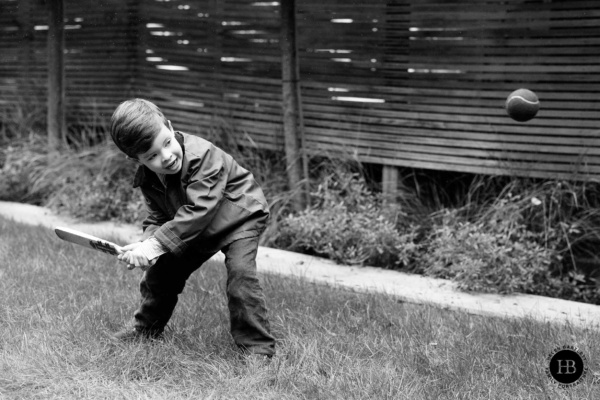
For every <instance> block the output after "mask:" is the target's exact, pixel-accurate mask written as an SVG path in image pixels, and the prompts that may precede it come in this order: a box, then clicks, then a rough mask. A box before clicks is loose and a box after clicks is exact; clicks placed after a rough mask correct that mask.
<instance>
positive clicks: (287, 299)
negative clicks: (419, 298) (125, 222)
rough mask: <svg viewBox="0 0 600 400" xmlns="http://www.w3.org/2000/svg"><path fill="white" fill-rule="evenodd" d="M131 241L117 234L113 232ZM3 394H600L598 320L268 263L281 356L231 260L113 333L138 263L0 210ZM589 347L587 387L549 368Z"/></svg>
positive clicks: (208, 268)
mask: <svg viewBox="0 0 600 400" xmlns="http://www.w3.org/2000/svg"><path fill="white" fill-rule="evenodd" d="M112 239H113V240H115V241H117V242H120V240H119V238H112ZM0 246H1V248H0V266H1V267H0V304H1V306H0V321H2V323H1V324H0V372H1V373H0V398H7V399H45V400H46V399H64V398H77V399H164V398H169V399H173V400H176V399H189V398H199V399H200V398H207V399H208V398H211V399H411V400H419V399H575V398H576V399H594V398H598V396H600V389H599V388H600V386H598V382H599V381H598V377H599V375H598V374H599V373H600V368H599V366H598V363H597V360H598V359H600V340H599V339H598V335H597V332H596V331H593V330H587V329H576V328H573V327H569V326H567V327H561V326H554V325H551V324H540V323H536V322H534V321H531V320H521V321H516V320H502V319H495V318H483V317H478V316H470V315H467V314H463V313H459V312H450V311H444V310H440V309H435V308H431V307H428V306H418V305H410V304H405V303H401V302H398V301H396V300H395V299H393V298H389V297H387V296H385V295H379V294H375V293H372V294H359V293H353V292H347V291H341V290H338V289H335V288H332V287H329V286H320V285H315V284H311V283H307V282H305V281H302V280H298V279H287V278H283V277H279V276H273V275H262V276H261V281H262V285H263V287H264V290H265V295H266V299H267V305H268V308H269V317H270V321H271V324H272V329H273V332H274V335H275V336H276V338H277V339H278V345H277V351H278V352H277V355H276V356H275V357H274V358H273V359H272V361H271V362H270V363H263V362H261V361H258V360H253V359H245V358H244V357H242V356H240V355H239V354H238V352H237V350H236V349H235V346H234V344H233V343H232V340H231V338H230V336H229V333H228V329H229V328H228V313H227V308H226V300H225V292H224V282H225V275H224V267H223V266H222V265H221V264H218V263H215V262H209V263H207V264H206V265H205V266H204V267H203V268H202V269H201V270H199V271H197V272H196V273H195V274H194V275H192V277H191V278H190V280H189V281H188V284H187V286H186V289H185V291H184V293H183V294H182V295H181V296H180V302H179V304H178V306H177V309H176V312H175V314H174V316H173V319H172V321H171V323H170V325H169V329H168V331H167V337H166V340H165V341H164V342H157V343H141V344H115V343H114V342H112V341H111V340H109V338H108V337H109V335H110V334H111V333H112V332H114V331H116V330H118V329H120V328H121V327H122V326H124V325H126V324H127V323H128V322H129V320H130V318H131V315H132V311H133V309H134V308H135V307H136V306H137V303H138V279H139V272H138V271H137V270H136V271H127V270H125V269H124V268H123V266H122V265H120V264H118V263H117V261H116V260H114V259H113V258H111V257H109V256H106V255H103V254H98V253H95V252H91V251H89V250H86V249H83V248H80V247H78V246H74V245H71V244H68V243H65V242H61V241H59V240H58V239H57V238H56V237H55V235H54V234H53V232H51V231H50V230H47V229H44V228H40V227H32V226H27V225H22V224H17V223H14V222H9V221H7V220H6V219H0ZM564 344H569V345H575V346H577V347H579V348H580V349H581V350H582V351H583V352H584V354H585V355H586V357H587V358H588V360H590V364H589V368H590V373H589V376H588V377H587V378H586V379H585V380H584V381H583V382H582V383H581V384H580V385H578V386H577V387H575V388H571V389H566V390H565V389H558V388H557V387H556V386H554V385H553V384H552V383H551V382H550V381H549V379H548V378H547V377H546V375H545V368H546V357H547V356H548V354H549V352H550V351H551V350H552V349H554V348H555V347H557V346H561V345H564Z"/></svg>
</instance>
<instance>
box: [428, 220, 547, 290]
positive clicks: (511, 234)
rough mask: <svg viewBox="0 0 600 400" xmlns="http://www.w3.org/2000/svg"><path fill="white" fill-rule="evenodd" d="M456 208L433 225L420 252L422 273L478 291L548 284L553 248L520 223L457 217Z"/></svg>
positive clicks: (542, 286)
mask: <svg viewBox="0 0 600 400" xmlns="http://www.w3.org/2000/svg"><path fill="white" fill-rule="evenodd" d="M456 214H457V213H456V211H454V212H453V211H448V210H446V211H444V213H443V215H442V217H441V221H440V222H439V223H437V224H435V225H434V227H433V230H432V232H431V237H430V240H429V241H428V243H427V247H428V249H429V251H428V252H426V253H424V255H423V258H422V261H423V264H424V272H425V273H426V274H428V275H433V276H436V277H441V278H449V279H453V280H455V281H457V282H458V287H459V288H460V289H463V290H470V291H479V292H495V293H512V292H521V293H540V292H541V291H544V290H545V288H546V287H548V286H549V285H552V282H553V279H552V277H551V274H550V266H551V265H552V263H553V257H555V254H554V252H552V251H551V250H549V249H546V248H544V247H543V246H540V245H539V244H538V238H537V237H536V235H535V234H533V233H532V232H530V231H528V230H527V229H526V228H525V227H524V226H523V225H520V224H514V223H513V221H510V220H497V221H493V222H492V221H490V222H491V223H488V224H486V223H483V222H476V223H474V222H469V221H461V220H460V218H457V215H456Z"/></svg>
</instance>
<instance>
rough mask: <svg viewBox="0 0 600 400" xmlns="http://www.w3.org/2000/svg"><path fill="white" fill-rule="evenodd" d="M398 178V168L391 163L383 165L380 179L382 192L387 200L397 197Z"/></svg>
mask: <svg viewBox="0 0 600 400" xmlns="http://www.w3.org/2000/svg"><path fill="white" fill-rule="evenodd" d="M398 179H400V169H399V168H398V167H395V166H392V165H384V166H383V176H382V179H381V186H382V192H383V195H384V196H385V198H386V199H387V200H389V201H392V202H393V201H396V199H397V197H398Z"/></svg>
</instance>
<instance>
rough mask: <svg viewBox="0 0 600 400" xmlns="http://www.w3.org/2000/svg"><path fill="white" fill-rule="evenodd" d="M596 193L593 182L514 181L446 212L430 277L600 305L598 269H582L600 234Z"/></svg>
mask: <svg viewBox="0 0 600 400" xmlns="http://www.w3.org/2000/svg"><path fill="white" fill-rule="evenodd" d="M486 187H489V185H481V186H479V189H481V188H486ZM477 190H478V189H474V190H473V193H472V195H473V196H472V198H476V197H478V196H480V194H477V193H475V192H476V191H477ZM597 190H598V187H597V185H596V184H594V183H590V182H587V183H586V182H580V183H574V182H565V181H543V182H535V181H528V180H525V179H512V180H510V182H509V183H508V184H506V185H505V186H503V187H502V190H501V192H500V193H499V194H494V196H490V195H489V194H488V195H487V196H486V197H487V198H488V199H489V202H486V201H481V202H473V203H467V204H465V205H464V206H463V207H462V208H457V209H451V210H450V209H444V210H442V211H440V212H438V213H436V214H435V215H434V216H433V219H434V220H435V221H436V222H435V223H434V225H433V227H432V230H431V232H430V234H429V238H428V242H427V248H428V251H426V252H424V256H423V259H422V261H423V262H422V266H423V272H425V273H427V274H430V275H433V276H438V277H444V278H452V279H455V280H457V281H458V282H459V286H460V287H461V288H463V289H465V290H474V291H484V292H500V293H511V292H521V293H531V294H538V295H547V296H553V297H561V298H565V299H570V300H578V301H585V302H590V303H597V304H600V295H599V294H598V285H597V282H596V279H595V278H594V276H593V275H592V274H591V272H593V271H583V270H581V269H580V268H579V267H578V265H579V260H580V259H581V257H583V256H587V257H590V256H594V255H593V254H592V253H591V252H590V251H589V248H593V247H595V246H594V243H595V244H596V246H597V243H598V238H599V237H600V236H599V230H600V224H599V222H600V220H599V219H598V210H599V209H598V204H597V202H598V199H599V197H598V192H597ZM481 196H483V195H481ZM478 198H479V199H482V198H483V197H478Z"/></svg>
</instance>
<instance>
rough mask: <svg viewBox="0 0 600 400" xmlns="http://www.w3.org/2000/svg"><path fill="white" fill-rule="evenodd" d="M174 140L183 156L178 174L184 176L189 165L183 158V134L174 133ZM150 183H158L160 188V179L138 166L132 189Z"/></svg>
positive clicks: (148, 170) (145, 168)
mask: <svg viewBox="0 0 600 400" xmlns="http://www.w3.org/2000/svg"><path fill="white" fill-rule="evenodd" d="M175 139H176V140H177V142H179V145H180V146H181V151H182V154H183V156H182V160H181V171H180V172H179V173H180V174H181V176H185V174H186V173H187V170H188V167H189V163H188V161H187V157H186V156H185V145H184V141H185V140H184V137H183V134H182V133H181V132H179V131H175ZM152 183H158V184H160V185H161V186H162V183H161V182H160V179H159V178H158V176H157V175H156V173H155V172H152V171H150V169H148V168H147V167H145V166H143V165H140V166H139V167H138V170H137V172H136V173H135V177H134V178H133V187H134V188H137V187H141V186H146V185H148V184H152Z"/></svg>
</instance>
